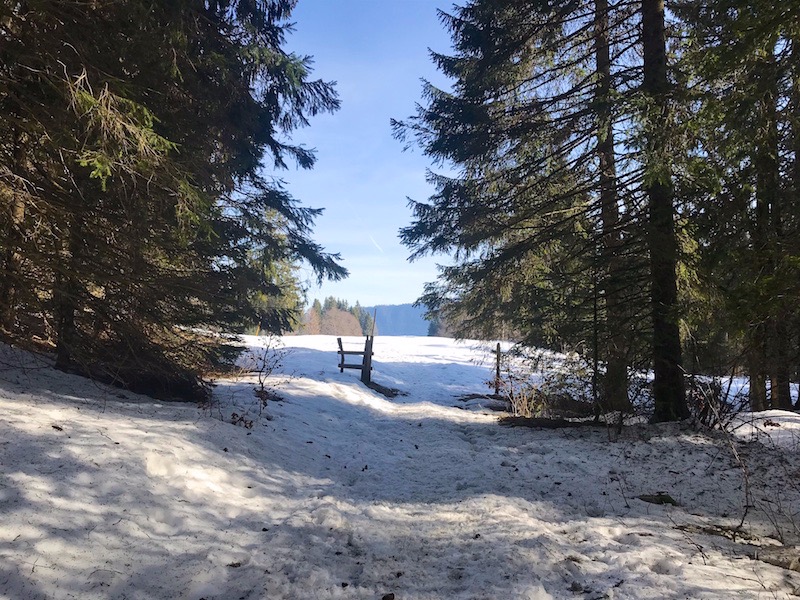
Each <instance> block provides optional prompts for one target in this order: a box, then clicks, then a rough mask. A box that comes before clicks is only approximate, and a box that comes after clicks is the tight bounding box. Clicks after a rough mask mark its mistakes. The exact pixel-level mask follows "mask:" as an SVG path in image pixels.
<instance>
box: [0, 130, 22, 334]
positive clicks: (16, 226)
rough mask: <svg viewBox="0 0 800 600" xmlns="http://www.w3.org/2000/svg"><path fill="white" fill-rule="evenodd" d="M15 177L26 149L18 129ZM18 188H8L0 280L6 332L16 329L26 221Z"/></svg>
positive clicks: (19, 173) (0, 309)
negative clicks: (21, 248) (22, 244)
mask: <svg viewBox="0 0 800 600" xmlns="http://www.w3.org/2000/svg"><path fill="white" fill-rule="evenodd" d="M12 151H13V159H12V161H13V164H12V169H13V173H12V175H13V177H14V178H21V177H22V165H23V162H24V156H25V149H24V147H23V143H22V135H21V134H20V133H19V131H18V130H15V131H14V148H13V150H12ZM17 185H19V184H18V182H17V181H15V182H14V183H13V185H12V186H11V187H10V188H9V191H8V195H9V197H8V199H5V198H4V199H3V201H4V202H5V201H8V203H9V209H10V210H9V214H8V217H7V219H8V220H7V222H6V227H5V228H4V229H5V232H4V233H5V236H4V237H5V242H4V244H5V251H4V253H3V266H2V277H1V278H0V328H2V329H5V330H6V331H9V332H10V331H12V330H13V329H14V321H15V318H16V308H17V307H16V305H17V291H18V288H19V274H20V265H21V263H22V256H21V254H20V244H21V242H22V228H23V226H24V221H25V202H24V200H23V194H22V192H21V191H20V190H18V189H16V186H17Z"/></svg>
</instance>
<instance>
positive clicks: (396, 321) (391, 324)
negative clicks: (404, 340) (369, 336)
mask: <svg viewBox="0 0 800 600" xmlns="http://www.w3.org/2000/svg"><path fill="white" fill-rule="evenodd" d="M364 310H365V311H366V312H368V313H369V314H372V311H374V310H377V319H376V325H377V330H378V335H428V324H429V323H428V321H426V320H425V319H424V318H423V315H424V314H425V308H423V307H415V306H414V305H413V304H395V305H381V306H370V307H364Z"/></svg>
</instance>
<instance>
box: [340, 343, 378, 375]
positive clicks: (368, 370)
mask: <svg viewBox="0 0 800 600" xmlns="http://www.w3.org/2000/svg"><path fill="white" fill-rule="evenodd" d="M374 337H375V336H372V335H368V336H367V340H366V342H365V343H364V349H363V350H345V349H344V347H343V346H342V338H336V341H337V342H338V344H339V350H338V354H339V372H340V373H344V370H345V369H360V370H361V381H363V382H364V383H369V382H370V380H371V378H372V341H373V339H374ZM349 356H360V357H361V362H360V363H355V362H350V363H349V362H347V357H349Z"/></svg>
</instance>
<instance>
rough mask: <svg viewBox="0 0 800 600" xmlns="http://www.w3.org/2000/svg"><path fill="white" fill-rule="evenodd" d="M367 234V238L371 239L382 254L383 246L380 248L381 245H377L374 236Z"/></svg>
mask: <svg viewBox="0 0 800 600" xmlns="http://www.w3.org/2000/svg"><path fill="white" fill-rule="evenodd" d="M367 235H368V236H369V239H370V241H371V242H372V243H373V244H375V247H376V248H377V249H378V250H380V251H381V254H383V253H384V252H383V248H381V247H380V246H379V245H378V242H376V241H375V238H374V237H372V235H371V234H367Z"/></svg>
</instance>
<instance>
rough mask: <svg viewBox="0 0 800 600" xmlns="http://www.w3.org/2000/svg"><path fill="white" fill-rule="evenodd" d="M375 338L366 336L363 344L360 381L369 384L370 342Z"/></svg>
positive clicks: (370, 375)
mask: <svg viewBox="0 0 800 600" xmlns="http://www.w3.org/2000/svg"><path fill="white" fill-rule="evenodd" d="M373 339H375V336H372V335H368V336H367V341H366V342H365V343H364V362H363V363H361V381H362V382H363V383H369V382H370V381H372V340H373Z"/></svg>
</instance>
